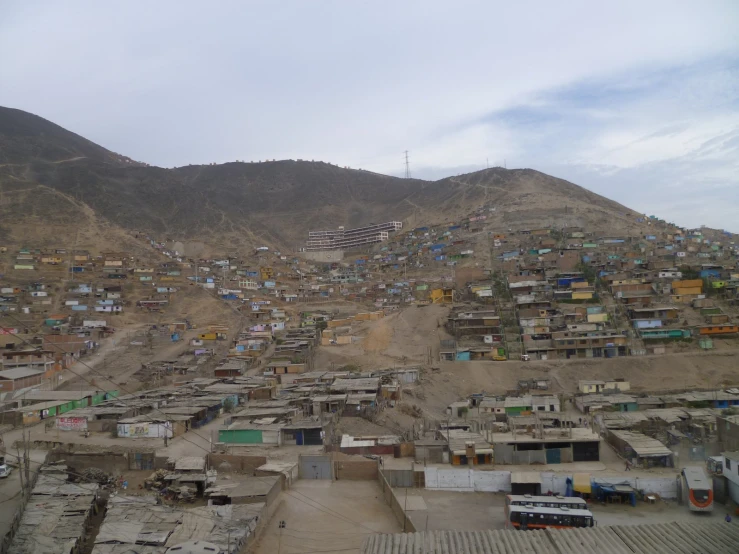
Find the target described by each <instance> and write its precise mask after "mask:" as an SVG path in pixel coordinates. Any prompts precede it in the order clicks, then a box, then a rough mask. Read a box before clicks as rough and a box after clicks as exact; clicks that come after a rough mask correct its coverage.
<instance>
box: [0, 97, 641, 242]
mask: <svg viewBox="0 0 739 554" xmlns="http://www.w3.org/2000/svg"><path fill="white" fill-rule="evenodd" d="M0 162H1V163H0V187H2V188H1V189H0V190H1V191H2V197H0V217H1V220H2V223H0V232H3V230H4V232H5V233H8V234H10V233H12V227H13V224H14V223H19V224H20V223H23V222H25V223H29V221H30V220H29V218H31V217H38V220H37V222H38V224H39V225H41V227H40V229H39V231H38V232H39V233H40V234H41V235H44V234H45V231H44V229H45V225H44V223H43V222H45V221H46V222H54V225H53V227H54V232H53V236H55V237H58V236H59V235H60V234H65V230H64V228H65V225H67V226H68V232H69V233H71V232H73V231H74V230H75V228H78V227H79V225H80V223H81V222H80V218H79V215H80V214H81V213H83V212H85V211H86V209H87V208H89V212H87V216H89V215H90V213H91V214H94V216H95V218H97V219H98V220H99V221H98V222H97V224H100V225H104V226H105V225H110V226H114V227H119V228H121V229H124V230H135V231H145V232H150V233H153V234H154V235H156V236H158V237H166V238H177V239H185V240H197V241H201V242H204V243H207V244H209V245H211V246H212V247H214V248H228V249H234V248H235V246H234V245H243V246H244V247H247V245H251V246H253V245H254V244H256V243H257V242H267V243H271V244H274V245H277V246H282V247H295V246H298V245H299V244H300V243H302V242H303V240H304V238H305V236H306V233H307V231H308V230H310V229H321V228H333V227H336V226H339V225H345V226H357V225H363V224H368V223H372V222H380V221H387V220H391V219H392V220H402V221H404V222H405V223H406V224H407V225H411V226H414V225H422V224H429V223H438V222H444V221H453V220H454V219H455V218H460V217H465V216H467V215H469V214H470V213H471V212H473V211H474V210H475V209H477V208H479V207H481V206H486V207H495V208H496V210H495V212H494V215H493V216H492V217H493V224H496V225H500V226H505V227H518V228H520V227H521V226H542V225H562V224H569V225H578V224H582V225H588V226H590V227H595V228H602V229H603V231H604V232H610V231H612V232H614V233H615V232H622V231H624V230H627V229H628V227H629V226H630V225H633V222H634V217H633V215H632V214H630V210H628V208H625V207H623V206H621V205H619V204H617V203H615V202H612V201H610V200H608V199H606V198H603V197H601V196H599V195H596V194H594V193H592V192H590V191H587V190H585V189H583V188H581V187H579V186H577V185H575V184H572V183H569V182H567V181H563V180H561V179H557V178H555V177H551V176H549V175H545V174H543V173H539V172H537V171H534V170H530V169H513V170H506V169H503V168H492V169H487V170H484V171H479V172H476V173H471V174H468V175H463V176H458V177H449V178H446V179H442V180H439V181H434V182H430V181H422V180H416V179H408V180H406V179H400V178H396V177H389V176H384V175H379V174H376V173H372V172H368V171H359V170H352V169H346V168H340V167H338V166H335V165H331V164H328V163H324V162H307V161H292V160H284V161H275V162H263V163H226V164H222V165H204V166H194V165H193V166H186V167H180V168H175V169H164V168H158V167H149V166H146V165H143V164H136V163H134V162H132V161H131V160H129V159H128V158H125V157H123V156H119V155H117V154H114V153H112V152H110V151H108V150H106V149H105V148H103V147H101V146H98V145H96V144H94V143H92V142H90V141H88V140H86V139H84V138H82V137H80V136H78V135H75V134H74V133H71V132H69V131H66V130H65V129H62V128H61V127H59V126H57V125H55V124H53V123H51V122H49V121H46V120H44V119H42V118H40V117H37V116H35V115H31V114H28V113H25V112H21V111H19V110H12V109H8V108H0ZM83 206H84V207H85V209H84V210H83V209H82V207H83ZM627 214H629V215H627ZM87 216H86V217H87ZM37 226H38V225H37ZM15 234H16V233H13V235H15ZM39 239H41V237H39Z"/></svg>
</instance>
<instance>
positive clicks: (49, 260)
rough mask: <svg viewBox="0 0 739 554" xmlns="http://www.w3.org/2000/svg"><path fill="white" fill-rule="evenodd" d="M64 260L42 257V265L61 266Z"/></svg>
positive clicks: (55, 257)
mask: <svg viewBox="0 0 739 554" xmlns="http://www.w3.org/2000/svg"><path fill="white" fill-rule="evenodd" d="M63 261H64V260H63V259H62V257H61V256H42V257H41V263H44V264H60V263H62V262H63Z"/></svg>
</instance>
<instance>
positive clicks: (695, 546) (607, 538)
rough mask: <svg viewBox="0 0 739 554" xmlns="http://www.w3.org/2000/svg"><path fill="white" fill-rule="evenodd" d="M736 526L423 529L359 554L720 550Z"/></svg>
mask: <svg viewBox="0 0 739 554" xmlns="http://www.w3.org/2000/svg"><path fill="white" fill-rule="evenodd" d="M737 545H739V525H734V524H726V523H723V522H721V523H698V522H695V523H693V522H691V523H678V522H675V523H657V524H646V525H629V526H610V527H609V526H603V527H590V528H584V529H547V530H545V531H515V530H495V531H424V532H419V533H398V534H394V535H381V534H377V535H370V536H369V537H367V538H366V539H365V542H364V544H363V545H362V550H361V552H362V554H520V553H525V554H592V553H593V552H597V553H598V554H689V553H690V554H697V553H702V554H714V553H715V554H723V553H726V552H736V551H737Z"/></svg>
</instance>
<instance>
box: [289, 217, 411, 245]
mask: <svg viewBox="0 0 739 554" xmlns="http://www.w3.org/2000/svg"><path fill="white" fill-rule="evenodd" d="M402 228H403V223H402V222H400V221H388V222H386V223H378V224H376V225H369V226H367V227H357V228H356V229H344V227H339V228H338V229H336V230H331V231H310V232H309V233H308V241H307V242H306V245H305V248H304V249H303V250H304V251H308V252H310V251H317V250H345V249H349V248H356V247H358V246H364V245H365V244H375V243H378V242H384V241H386V240H388V238H389V237H390V233H391V232H395V231H400V230H401V229H402Z"/></svg>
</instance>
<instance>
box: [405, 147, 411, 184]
mask: <svg viewBox="0 0 739 554" xmlns="http://www.w3.org/2000/svg"><path fill="white" fill-rule="evenodd" d="M405 178H406V179H410V178H411V162H410V161H409V160H408V150H406V151H405Z"/></svg>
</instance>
